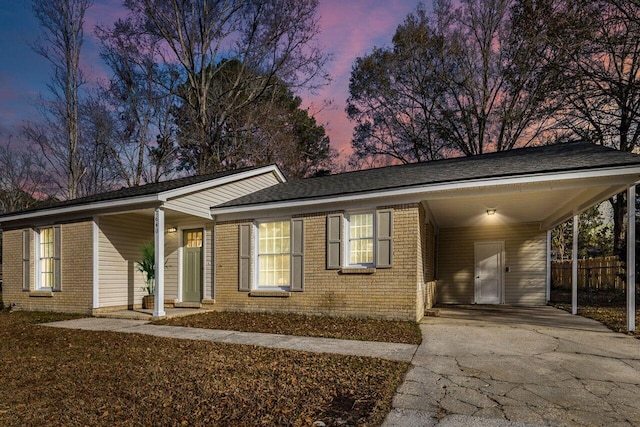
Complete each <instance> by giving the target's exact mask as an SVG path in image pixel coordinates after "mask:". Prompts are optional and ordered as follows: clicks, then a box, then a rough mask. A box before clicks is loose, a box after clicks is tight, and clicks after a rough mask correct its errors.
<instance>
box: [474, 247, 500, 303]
mask: <svg viewBox="0 0 640 427" xmlns="http://www.w3.org/2000/svg"><path fill="white" fill-rule="evenodd" d="M502 253H503V244H502V242H477V243H476V244H475V256H476V267H475V302H476V304H500V303H502V263H503V260H502Z"/></svg>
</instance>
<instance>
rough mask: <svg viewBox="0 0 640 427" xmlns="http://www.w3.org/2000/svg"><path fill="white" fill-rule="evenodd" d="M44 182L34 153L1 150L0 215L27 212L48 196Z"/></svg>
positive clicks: (45, 180)
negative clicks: (20, 211)
mask: <svg viewBox="0 0 640 427" xmlns="http://www.w3.org/2000/svg"><path fill="white" fill-rule="evenodd" d="M46 178H47V177H46V176H45V175H44V174H43V173H42V171H41V168H40V166H39V164H38V159H37V158H36V153H34V152H33V151H29V150H25V151H19V150H17V149H15V147H14V146H12V145H11V144H10V143H9V144H7V146H0V213H8V212H15V211H19V210H23V209H27V208H30V207H32V206H33V205H35V204H36V203H37V202H38V200H40V199H42V198H45V197H46V196H48V190H49V189H48V188H47V186H46V182H47V179H46Z"/></svg>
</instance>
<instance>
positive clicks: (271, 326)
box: [155, 311, 422, 344]
mask: <svg viewBox="0 0 640 427" xmlns="http://www.w3.org/2000/svg"><path fill="white" fill-rule="evenodd" d="M155 323H156V324H159V325H172V326H187V327H191V328H205V329H226V330H232V331H241V332H263V333H270V334H283V335H298V336H308V337H325V338H340V339H348V340H362V341H382V342H396V343H406V344H420V343H421V342H422V335H421V333H420V328H419V327H418V324H417V323H416V322H399V321H389V320H372V319H356V318H349V317H324V316H304V315H299V314H274V313H240V312H231V311H212V312H208V313H203V314H196V315H193V316H186V317H179V318H174V319H166V320H159V321H157V322H155Z"/></svg>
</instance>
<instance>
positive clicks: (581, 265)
mask: <svg viewBox="0 0 640 427" xmlns="http://www.w3.org/2000/svg"><path fill="white" fill-rule="evenodd" d="M626 274H627V272H626V269H625V266H624V263H623V262H622V261H620V260H619V259H618V257H615V256H609V257H600V258H588V259H581V260H578V289H602V290H611V289H616V290H619V291H624V290H626ZM551 286H553V287H557V288H565V289H571V261H570V260H569V261H554V262H552V263H551Z"/></svg>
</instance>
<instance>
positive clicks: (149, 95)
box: [96, 19, 179, 186]
mask: <svg viewBox="0 0 640 427" xmlns="http://www.w3.org/2000/svg"><path fill="white" fill-rule="evenodd" d="M96 34H97V35H98V37H99V39H100V41H101V44H102V46H101V57H102V59H103V60H104V61H105V63H106V64H107V66H108V67H109V68H110V69H111V72H112V76H111V78H110V81H109V82H108V83H107V84H106V85H105V87H103V88H101V91H100V92H101V95H102V98H103V99H104V100H105V101H106V102H108V103H109V104H110V106H111V110H112V112H113V113H112V114H113V115H114V116H115V117H114V119H113V121H114V129H115V132H116V133H117V138H116V139H115V141H114V144H113V151H114V153H113V154H114V160H115V163H116V166H117V168H118V175H119V177H120V178H121V180H123V181H124V184H125V185H126V186H137V185H140V184H143V183H145V182H157V181H158V180H160V179H162V178H163V177H166V176H169V175H171V174H172V173H173V171H174V169H175V162H174V161H171V160H172V158H173V157H175V155H176V147H175V143H174V131H173V126H172V117H171V111H172V108H173V107H174V106H175V105H174V104H175V93H176V89H175V86H176V84H177V80H178V77H179V74H178V73H177V72H175V71H174V70H173V69H172V68H167V67H162V66H160V65H159V64H158V62H157V60H158V59H159V58H158V55H159V39H158V38H157V37H154V36H152V35H148V34H141V33H138V32H136V29H135V27H134V25H133V23H132V21H131V20H130V19H126V20H118V21H116V22H115V24H114V26H113V27H112V28H104V27H100V26H98V27H97V28H96Z"/></svg>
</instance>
